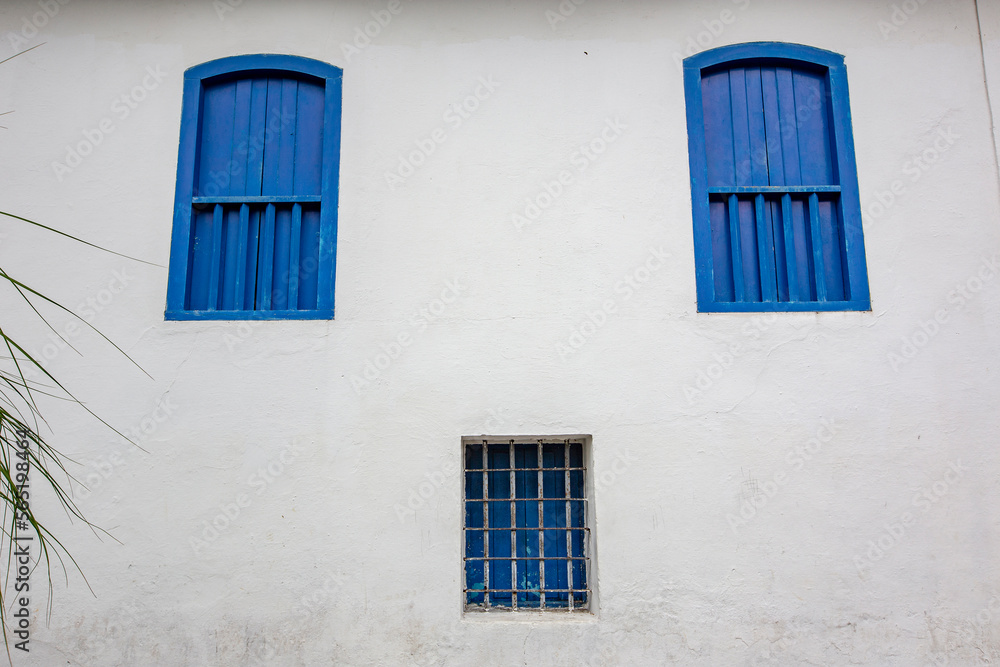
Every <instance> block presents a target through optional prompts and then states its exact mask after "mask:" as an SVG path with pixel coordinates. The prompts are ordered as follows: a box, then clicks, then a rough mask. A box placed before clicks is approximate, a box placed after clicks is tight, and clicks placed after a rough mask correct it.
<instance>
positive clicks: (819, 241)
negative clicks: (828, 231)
mask: <svg viewBox="0 0 1000 667" xmlns="http://www.w3.org/2000/svg"><path fill="white" fill-rule="evenodd" d="M819 224H820V223H819V196H817V195H816V193H815V192H814V193H812V194H811V195H809V233H810V236H811V239H812V256H813V272H814V274H815V278H816V300H817V301H826V270H825V268H824V265H823V235H822V233H821V230H820V226H819Z"/></svg>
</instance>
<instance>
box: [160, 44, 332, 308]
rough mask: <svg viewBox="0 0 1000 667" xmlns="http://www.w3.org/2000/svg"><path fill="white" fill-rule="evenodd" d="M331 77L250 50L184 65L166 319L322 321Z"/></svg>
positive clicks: (326, 283)
mask: <svg viewBox="0 0 1000 667" xmlns="http://www.w3.org/2000/svg"><path fill="white" fill-rule="evenodd" d="M341 74H342V73H341V70H340V69H339V68H336V67H333V66H332V65H328V64H325V63H321V62H318V61H314V60H309V59H306V58H299V57H295V56H278V55H253V56H235V57H232V58H224V59H221V60H215V61H212V62H209V63H205V64H203V65H199V66H197V67H193V68H191V69H189V70H188V71H187V72H186V73H185V80H184V86H185V87H184V108H183V113H182V119H181V145H180V156H179V160H178V168H177V173H178V176H177V194H176V206H175V211H174V232H173V240H172V248H171V259H170V277H169V284H168V289H167V312H166V316H167V319H329V318H332V317H333V296H334V277H335V275H336V269H335V266H336V233H337V178H338V172H339V159H340V107H341Z"/></svg>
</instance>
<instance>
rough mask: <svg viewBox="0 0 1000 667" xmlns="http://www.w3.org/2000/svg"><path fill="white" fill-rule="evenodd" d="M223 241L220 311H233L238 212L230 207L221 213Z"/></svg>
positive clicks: (224, 208) (225, 207)
mask: <svg viewBox="0 0 1000 667" xmlns="http://www.w3.org/2000/svg"><path fill="white" fill-rule="evenodd" d="M222 230H223V234H222V235H223V241H222V248H221V250H220V252H221V254H222V279H221V280H222V282H221V283H220V284H219V301H220V302H221V305H220V306H219V309H220V310H233V309H234V308H235V305H234V299H233V296H234V294H233V283H235V282H236V269H237V264H238V262H237V255H238V253H239V248H238V247H237V246H238V243H239V211H237V210H236V209H234V208H233V207H232V206H224V207H223V211H222Z"/></svg>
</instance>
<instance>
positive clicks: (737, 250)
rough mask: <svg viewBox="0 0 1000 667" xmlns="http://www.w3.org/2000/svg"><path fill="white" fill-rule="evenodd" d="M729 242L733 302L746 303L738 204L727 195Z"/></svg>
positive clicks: (734, 196)
mask: <svg viewBox="0 0 1000 667" xmlns="http://www.w3.org/2000/svg"><path fill="white" fill-rule="evenodd" d="M729 241H730V245H731V248H732V256H733V295H734V298H733V300H734V301H746V288H745V286H744V279H743V247H742V243H741V241H740V203H739V200H738V199H737V197H736V195H729Z"/></svg>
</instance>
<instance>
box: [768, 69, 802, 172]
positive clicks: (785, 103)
mask: <svg viewBox="0 0 1000 667" xmlns="http://www.w3.org/2000/svg"><path fill="white" fill-rule="evenodd" d="M774 75H775V81H776V82H777V86H778V116H779V119H780V120H779V124H780V125H781V157H782V161H783V163H784V167H785V183H784V184H785V185H802V170H801V168H800V166H799V126H798V120H797V119H796V117H795V83H794V81H793V79H792V70H790V69H789V68H787V67H778V68H776V69H775V71H774Z"/></svg>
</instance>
